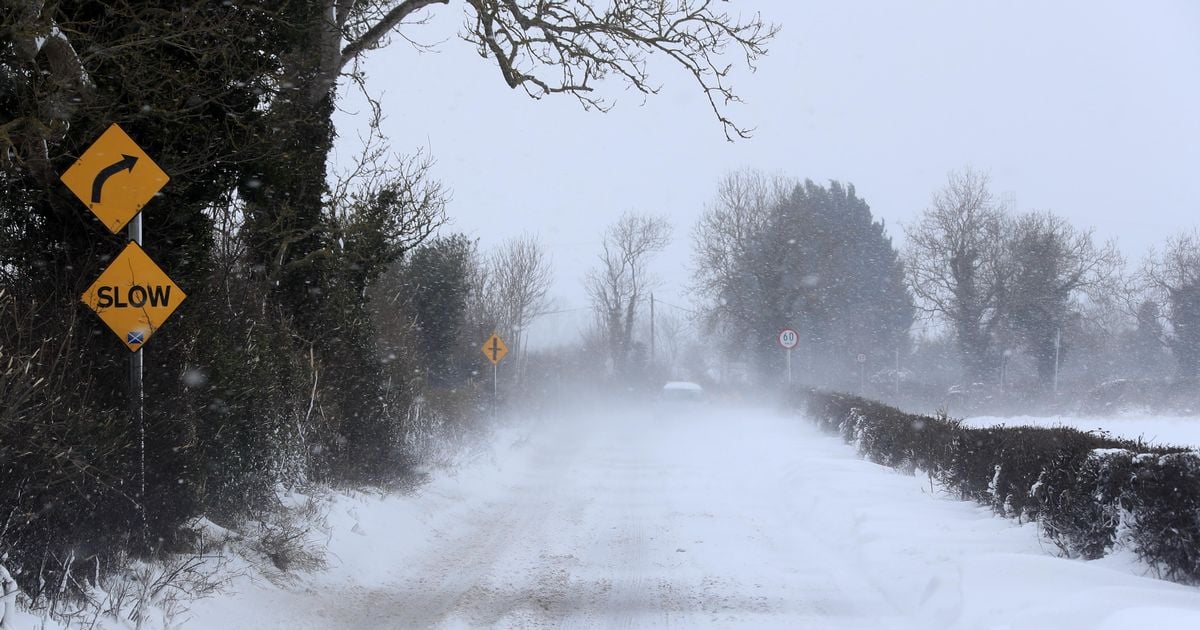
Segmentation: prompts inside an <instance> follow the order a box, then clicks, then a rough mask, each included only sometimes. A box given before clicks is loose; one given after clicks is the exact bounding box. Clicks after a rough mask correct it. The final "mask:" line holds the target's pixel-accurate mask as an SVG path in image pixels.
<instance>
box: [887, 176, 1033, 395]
mask: <svg viewBox="0 0 1200 630" xmlns="http://www.w3.org/2000/svg"><path fill="white" fill-rule="evenodd" d="M1005 224H1006V220H1005V217H1004V214H1003V211H1002V210H1001V208H1000V206H999V204H998V203H997V202H996V198H995V197H994V196H993V195H992V192H991V191H990V190H989V189H988V176H987V175H986V174H984V173H979V172H977V171H973V170H971V169H966V170H964V171H962V172H952V173H950V175H949V177H948V180H947V183H946V187H945V188H943V189H942V190H940V191H938V192H937V193H935V194H934V196H933V200H932V203H931V205H930V207H929V208H928V209H926V210H925V212H924V214H923V215H922V216H921V219H920V220H919V221H918V222H917V223H916V224H914V225H910V226H906V227H905V234H906V235H907V236H908V248H907V252H906V256H905V259H906V260H905V270H906V273H907V275H908V284H909V288H910V289H911V290H912V292H913V295H914V296H915V297H916V298H917V302H918V307H919V308H920V309H922V310H923V311H924V312H925V313H926V314H927V315H930V316H939V317H942V318H944V319H945V320H946V321H947V322H948V323H949V324H950V326H951V327H952V328H953V330H954V333H955V336H956V339H957V341H958V347H959V353H960V355H961V357H962V361H963V366H964V367H965V368H966V369H967V372H968V375H969V376H970V377H971V378H973V379H977V380H979V379H983V378H985V377H986V376H987V375H988V374H989V373H990V372H991V371H992V370H994V369H995V367H996V366H997V364H998V357H999V354H998V352H997V348H996V345H997V335H998V334H999V333H1000V332H1001V330H1000V329H1001V325H1002V322H1003V308H1002V306H1003V301H1004V298H1005V292H1006V287H1007V282H1008V276H1009V271H1008V269H1007V262H1006V259H1005V254H1006V252H1005V246H1004V235H1005V231H1006V227H1005Z"/></svg>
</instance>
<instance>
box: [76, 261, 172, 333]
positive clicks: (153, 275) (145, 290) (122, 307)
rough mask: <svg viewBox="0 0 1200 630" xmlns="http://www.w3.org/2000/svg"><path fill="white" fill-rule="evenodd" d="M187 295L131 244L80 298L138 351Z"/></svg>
mask: <svg viewBox="0 0 1200 630" xmlns="http://www.w3.org/2000/svg"><path fill="white" fill-rule="evenodd" d="M185 298H187V295H186V294H185V293H184V292H183V289H180V288H179V287H178V286H176V285H175V283H174V282H171V279H170V278H169V277H167V274H165V273H163V271H162V269H159V268H158V265H156V264H154V261H153V260H150V257H149V256H147V255H146V252H144V251H142V248H141V247H138V244H137V243H133V242H131V243H129V244H128V245H126V246H125V250H124V251H122V252H121V255H120V256H117V258H116V260H114V261H113V262H112V264H111V265H109V266H108V269H105V270H104V273H102V274H100V277H99V278H96V281H95V282H93V283H92V286H91V287H89V288H88V290H87V291H85V292H84V293H83V295H82V296H81V299H82V300H83V303H84V304H87V305H88V307H89V308H91V309H92V310H93V311H96V314H97V315H99V316H100V319H101V320H103V321H104V323H105V324H107V325H108V327H109V328H110V329H112V331H113V332H114V333H116V334H117V337H119V338H120V339H121V342H122V343H124V344H125V346H126V347H127V348H129V349H130V350H132V351H134V352H137V351H138V350H140V349H141V348H142V346H143V345H145V344H146V342H147V341H149V340H150V336H151V335H153V334H154V331H156V330H158V328H159V327H160V326H162V324H163V322H165V321H167V318H168V317H170V316H171V313H173V312H175V309H176V308H177V307H178V306H179V304H180V303H181V302H183V300H184V299H185Z"/></svg>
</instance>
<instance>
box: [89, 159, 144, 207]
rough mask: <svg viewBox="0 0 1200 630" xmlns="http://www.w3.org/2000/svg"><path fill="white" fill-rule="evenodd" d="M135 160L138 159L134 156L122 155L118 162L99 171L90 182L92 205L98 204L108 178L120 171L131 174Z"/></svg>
mask: <svg viewBox="0 0 1200 630" xmlns="http://www.w3.org/2000/svg"><path fill="white" fill-rule="evenodd" d="M137 160H138V159H137V157H136V156H133V155H125V154H124V153H122V154H121V160H120V161H118V162H114V163H112V164H109V165H108V166H106V167H104V168H102V169H100V172H99V173H96V179H94V180H92V203H100V192H101V191H102V190H104V183H105V182H107V181H108V178H109V177H112V176H113V175H116V174H117V173H120V172H121V171H129V172H130V173H132V172H133V165H134V164H137Z"/></svg>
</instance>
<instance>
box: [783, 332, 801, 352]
mask: <svg viewBox="0 0 1200 630" xmlns="http://www.w3.org/2000/svg"><path fill="white" fill-rule="evenodd" d="M798 343H800V335H798V334H796V331H794V330H792V329H791V328H784V329H783V330H781V331H780V332H779V345H781V346H783V347H784V348H786V349H788V350H791V349H792V348H795V347H796V344H798Z"/></svg>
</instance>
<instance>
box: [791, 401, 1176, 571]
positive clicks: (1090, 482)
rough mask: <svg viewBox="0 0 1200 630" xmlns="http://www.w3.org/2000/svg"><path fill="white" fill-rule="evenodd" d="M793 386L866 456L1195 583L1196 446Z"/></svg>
mask: <svg viewBox="0 0 1200 630" xmlns="http://www.w3.org/2000/svg"><path fill="white" fill-rule="evenodd" d="M800 396H801V399H800V400H798V401H797V403H798V404H799V405H800V406H801V407H802V408H803V409H804V410H805V412H806V414H807V415H808V417H810V418H811V419H812V420H813V421H814V422H816V423H817V425H818V426H820V427H821V428H823V429H825V430H826V431H830V432H833V433H838V434H839V435H841V436H842V437H843V438H844V439H845V440H846V441H847V442H849V443H852V444H854V445H855V446H856V447H857V448H858V450H859V452H860V453H862V454H863V455H864V456H865V457H866V458H867V459H869V460H871V461H873V462H876V463H879V464H882V465H885V466H892V467H896V468H900V469H903V470H907V471H909V472H915V471H918V470H919V471H923V472H924V473H926V474H928V475H929V476H930V477H931V478H932V479H934V480H936V481H938V482H940V483H941V484H942V486H943V487H945V488H947V489H950V490H951V491H953V492H954V493H956V494H958V495H959V496H960V497H961V498H963V499H969V500H973V501H977V502H979V503H981V504H983V505H987V506H989V507H991V508H992V510H994V511H995V512H996V513H997V514H1000V515H1003V516H1008V517H1013V518H1017V519H1022V520H1036V521H1037V522H1038V524H1039V527H1040V530H1041V532H1042V533H1043V535H1044V536H1045V537H1046V538H1047V539H1048V540H1050V541H1052V542H1053V543H1054V544H1055V545H1056V546H1057V547H1058V548H1059V549H1061V550H1062V552H1063V553H1064V555H1067V556H1070V557H1078V558H1085V559H1095V558H1099V557H1102V556H1104V555H1105V554H1107V553H1109V552H1111V551H1112V550H1113V549H1115V548H1117V547H1126V548H1129V549H1132V550H1133V551H1134V552H1135V553H1136V554H1137V555H1138V556H1139V557H1140V558H1141V559H1142V560H1143V561H1144V562H1146V563H1147V564H1149V565H1150V566H1152V567H1155V568H1156V569H1157V570H1158V571H1159V573H1160V574H1161V575H1163V576H1164V577H1167V578H1169V579H1173V580H1176V581H1180V582H1186V583H1200V451H1188V450H1186V449H1182V448H1176V447H1151V446H1147V445H1146V444H1144V443H1141V442H1134V441H1130V440H1120V439H1113V438H1110V437H1105V436H1100V435H1095V434H1091V433H1084V432H1081V431H1076V430H1074V429H1067V428H1030V427H992V428H970V427H965V426H963V425H962V424H961V423H960V422H958V421H956V420H954V419H951V418H948V417H945V416H944V415H943V416H937V417H935V416H924V415H916V414H909V413H905V412H903V411H901V410H899V409H896V408H894V407H889V406H887V405H884V404H882V403H878V402H874V401H870V400H866V399H862V398H858V397H855V396H850V395H846V394H838V393H830V392H821V391H808V392H803V393H801V394H800Z"/></svg>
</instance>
